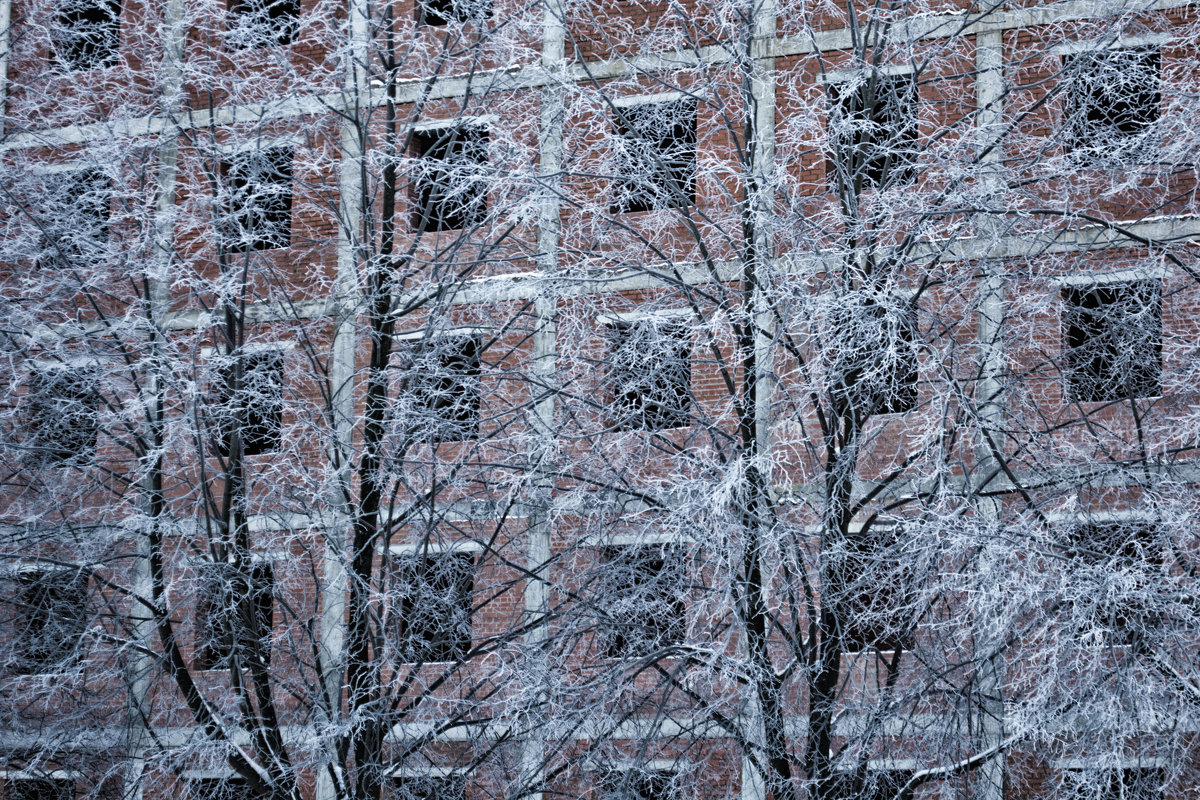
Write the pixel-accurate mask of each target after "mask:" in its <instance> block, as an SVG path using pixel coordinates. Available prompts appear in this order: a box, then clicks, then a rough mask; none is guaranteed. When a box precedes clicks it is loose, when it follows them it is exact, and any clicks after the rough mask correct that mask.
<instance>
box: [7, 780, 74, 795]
mask: <svg viewBox="0 0 1200 800" xmlns="http://www.w3.org/2000/svg"><path fill="white" fill-rule="evenodd" d="M74 797H75V782H74V781H72V780H70V779H68V778H42V777H34V776H30V777H28V778H26V777H20V778H14V777H11V776H8V777H5V778H4V800H74Z"/></svg>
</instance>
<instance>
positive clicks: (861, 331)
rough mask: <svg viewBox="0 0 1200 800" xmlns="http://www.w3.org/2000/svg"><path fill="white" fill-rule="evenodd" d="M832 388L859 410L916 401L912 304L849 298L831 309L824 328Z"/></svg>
mask: <svg viewBox="0 0 1200 800" xmlns="http://www.w3.org/2000/svg"><path fill="white" fill-rule="evenodd" d="M826 337H827V339H828V342H827V347H828V348H829V350H830V353H831V355H830V358H829V360H828V362H827V363H828V370H829V380H830V385H831V392H832V394H833V396H834V398H835V400H836V401H837V402H838V404H839V406H844V407H847V408H853V409H856V410H857V411H858V413H859V414H861V415H862V416H864V417H865V416H870V415H872V414H904V413H908V412H910V411H913V410H914V409H916V407H917V382H918V360H917V355H918V342H919V332H918V328H917V310H916V307H915V306H914V305H913V304H912V302H910V301H908V300H899V299H894V300H893V301H889V302H887V303H882V302H879V300H878V299H876V298H873V297H867V298H865V299H864V300H857V299H856V298H852V299H848V300H847V301H846V302H844V303H841V304H839V305H838V306H837V307H835V308H834V309H832V312H831V314H830V319H829V330H828V332H827V334H826Z"/></svg>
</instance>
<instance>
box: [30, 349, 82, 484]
mask: <svg viewBox="0 0 1200 800" xmlns="http://www.w3.org/2000/svg"><path fill="white" fill-rule="evenodd" d="M26 399H27V403H28V406H27V408H28V423H27V424H28V431H29V435H28V437H27V438H26V440H25V443H24V444H25V447H26V450H27V452H28V454H29V458H30V460H31V461H32V462H33V463H37V464H49V465H56V466H65V465H78V464H82V463H85V462H87V461H89V460H90V459H91V458H92V455H93V454H94V452H95V449H96V437H97V434H98V433H99V430H100V422H99V418H98V416H99V410H100V392H99V391H98V389H97V387H96V375H95V372H94V370H92V369H90V368H72V367H67V366H63V367H46V368H42V369H38V370H35V371H34V372H33V373H32V374H31V375H30V377H29V394H28V396H27V398H26Z"/></svg>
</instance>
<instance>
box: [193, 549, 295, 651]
mask: <svg viewBox="0 0 1200 800" xmlns="http://www.w3.org/2000/svg"><path fill="white" fill-rule="evenodd" d="M202 572H203V574H202V575H201V576H200V580H201V586H200V602H199V604H198V608H197V609H196V657H195V668H196V669H217V668H220V667H226V666H229V665H230V664H231V663H233V659H234V657H235V656H236V658H237V661H238V663H239V664H240V665H242V666H246V665H247V663H248V662H249V661H250V660H252V659H253V660H255V661H256V662H259V663H262V664H270V662H271V628H272V625H273V624H274V612H275V606H274V594H275V575H274V572H273V570H272V569H271V565H270V563H269V562H266V561H260V560H255V561H253V562H252V563H251V564H250V565H249V566H248V567H247V568H244V569H240V570H239V569H238V567H237V566H236V565H234V564H227V563H214V564H205V565H203V567H202Z"/></svg>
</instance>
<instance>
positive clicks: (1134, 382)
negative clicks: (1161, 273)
mask: <svg viewBox="0 0 1200 800" xmlns="http://www.w3.org/2000/svg"><path fill="white" fill-rule="evenodd" d="M1063 302H1064V304H1065V305H1066V311H1065V314H1064V317H1063V328H1064V335H1065V338H1066V345H1067V353H1066V356H1067V364H1066V367H1067V390H1068V395H1069V396H1070V399H1071V400H1075V401H1080V402H1105V401H1112V400H1122V399H1126V398H1130V397H1156V396H1158V395H1160V394H1162V384H1161V377H1160V376H1161V373H1162V298H1161V293H1160V284H1159V282H1157V281H1138V282H1135V283H1119V284H1111V285H1104V286H1089V287H1087V288H1069V289H1064V290H1063Z"/></svg>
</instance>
